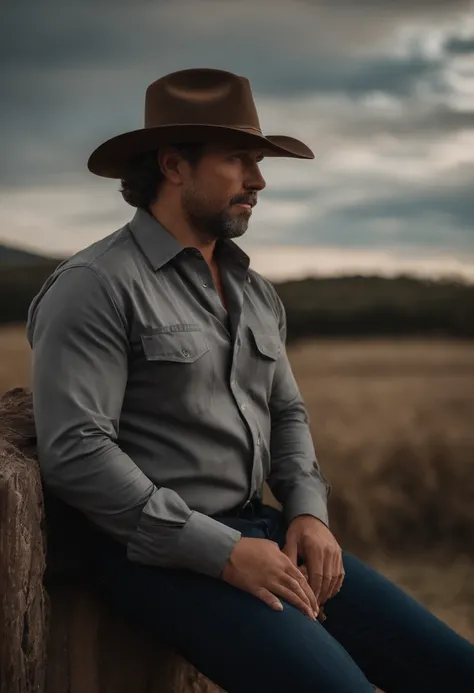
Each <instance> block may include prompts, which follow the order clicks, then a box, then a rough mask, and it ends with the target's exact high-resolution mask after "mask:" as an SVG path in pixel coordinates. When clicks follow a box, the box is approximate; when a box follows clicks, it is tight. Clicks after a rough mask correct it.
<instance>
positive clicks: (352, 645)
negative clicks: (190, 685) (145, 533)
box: [98, 506, 474, 693]
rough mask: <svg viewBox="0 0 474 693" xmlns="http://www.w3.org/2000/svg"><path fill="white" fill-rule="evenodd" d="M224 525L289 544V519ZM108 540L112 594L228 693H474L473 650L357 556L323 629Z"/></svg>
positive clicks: (268, 515)
mask: <svg viewBox="0 0 474 693" xmlns="http://www.w3.org/2000/svg"><path fill="white" fill-rule="evenodd" d="M220 521H222V522H225V523H226V524H229V525H232V526H234V527H237V528H238V529H239V530H241V532H242V534H243V536H247V537H263V538H269V539H272V540H273V541H277V542H278V543H279V545H280V546H283V544H284V537H285V530H286V528H285V525H284V523H283V519H282V514H281V513H280V512H279V511H277V510H275V509H273V508H270V507H268V506H262V507H261V508H260V509H259V510H258V511H257V512H254V514H253V517H245V516H244V517H239V518H221V520H220ZM102 541H103V545H101V546H100V550H99V552H98V554H99V557H98V561H99V563H98V569H99V577H100V583H99V584H100V585H102V588H103V592H104V596H105V597H106V598H107V599H109V600H110V601H111V602H112V604H113V605H114V606H115V608H117V609H119V610H121V611H122V613H124V614H125V615H128V616H129V617H130V618H131V619H133V620H134V621H136V622H139V623H140V624H142V626H144V627H145V628H146V629H148V630H149V631H150V632H151V633H153V634H155V635H156V636H157V637H158V638H159V639H160V640H162V641H163V642H166V643H168V644H169V645H170V646H171V647H173V648H174V649H175V650H177V651H178V652H180V653H181V654H182V655H183V656H184V657H185V658H186V659H187V660H188V661H189V662H192V663H193V664H194V665H195V666H196V667H197V669H199V670H200V671H201V672H202V673H204V674H205V675H206V676H208V677H209V678H210V679H211V680H213V681H214V682H216V683H217V684H219V685H220V686H221V687H222V688H224V690H226V691H228V693H253V692H254V691H255V693H266V692H267V691H268V692H269V693H270V692H271V693H280V692H281V693H306V692H307V693H373V688H372V685H371V683H372V684H375V685H376V686H378V687H379V688H381V689H382V690H384V691H385V692H386V693H411V692H413V693H415V692H416V693H424V692H426V693H428V691H429V693H435V692H437V691H439V692H440V693H441V692H443V693H461V692H462V693H470V692H472V691H474V647H473V646H472V645H471V644H470V643H469V642H467V640H465V639H463V638H461V637H460V636H459V635H457V634H456V633H455V632H454V631H453V630H451V629H450V628H448V626H446V625H445V624H444V623H442V622H441V621H439V620H438V619H437V618H435V617H434V616H433V615H432V614H431V613H430V612H429V611H427V610H426V609H424V608H423V607H422V606H421V605H419V604H418V603H417V602H416V601H415V600H413V599H412V598H410V597H409V596H408V595H407V594H405V593H404V592H403V591H402V590H400V589H398V588H397V587H396V586H395V585H393V584H392V583H391V582H389V581H388V580H386V579H385V578H383V577H382V576H381V575H379V574H378V573H376V572H375V571H374V570H372V569H371V568H370V567H368V566H367V565H365V564H364V563H362V562H361V561H359V560H358V559H357V558H355V557H354V556H352V555H349V554H347V553H344V567H345V572H346V577H345V581H344V584H343V587H342V589H341V591H340V592H339V594H338V595H337V596H336V597H334V598H333V599H331V600H330V601H329V602H327V604H326V605H325V613H326V616H327V620H326V621H325V622H324V625H322V624H321V623H320V622H318V621H316V622H314V621H311V620H310V619H309V618H308V617H307V616H305V615H303V614H302V613H301V612H300V611H299V610H298V609H296V608H294V607H293V606H291V605H289V604H288V603H286V602H284V610H283V611H282V612H277V611H273V610H272V609H271V608H270V607H268V606H267V605H266V604H264V603H263V602H262V601H260V600H258V599H257V598H256V597H254V596H252V595H250V594H248V593H246V592H243V591H241V590H238V589H236V588H234V587H232V586H231V585H228V584H227V583H225V582H223V581H221V580H216V579H214V578H210V577H208V576H206V575H201V574H197V573H193V572H190V571H184V570H172V569H163V568H156V567H151V566H144V565H139V564H137V563H132V562H130V561H128V560H127V558H126V555H125V549H124V548H123V547H122V546H119V545H118V544H116V543H115V542H111V541H110V540H109V539H105V538H104V539H103V540H101V542H102ZM440 580H442V575H440ZM369 682H371V683H369Z"/></svg>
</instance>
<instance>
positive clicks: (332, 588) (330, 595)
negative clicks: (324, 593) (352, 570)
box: [328, 575, 339, 600]
mask: <svg viewBox="0 0 474 693" xmlns="http://www.w3.org/2000/svg"><path fill="white" fill-rule="evenodd" d="M338 581H339V575H334V576H333V578H332V580H331V584H330V586H329V590H328V600H329V599H332V598H333V597H335V596H336V594H337V591H336V588H337V583H338Z"/></svg>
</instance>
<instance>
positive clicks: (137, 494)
mask: <svg viewBox="0 0 474 693" xmlns="http://www.w3.org/2000/svg"><path fill="white" fill-rule="evenodd" d="M27 334H28V338H29V341H30V344H31V346H32V389H33V405H34V415H35V422H36V429H37V438H38V457H39V463H40V468H41V473H42V477H43V480H44V483H45V484H46V485H47V486H48V487H49V488H50V489H51V491H52V492H53V493H55V494H56V495H57V496H59V497H60V498H62V499H63V500H64V501H65V502H66V503H68V504H70V505H72V506H74V507H76V508H77V509H79V510H80V511H82V512H83V513H84V514H85V515H86V516H87V517H88V518H89V519H90V520H91V521H92V522H93V523H95V524H96V525H97V526H98V527H100V528H101V529H102V530H103V531H105V532H106V533H108V534H109V535H111V536H112V537H113V538H114V539H116V540H117V541H119V542H121V543H123V544H125V545H126V546H127V553H128V556H129V558H130V559H131V560H134V561H138V562H141V563H147V564H150V565H157V566H161V567H173V568H186V569H190V570H194V571H196V572H202V573H206V574H208V575H211V576H213V577H219V576H220V574H221V572H222V569H223V567H224V565H225V563H226V562H227V560H228V558H229V556H230V554H231V552H232V550H233V548H234V546H235V544H236V542H237V541H238V540H239V539H240V536H241V535H240V532H238V531H236V530H234V529H232V528H229V527H227V526H226V525H224V524H222V523H219V522H218V521H216V520H213V519H212V518H210V517H208V516H206V515H204V514H201V513H199V512H196V511H192V510H191V509H190V508H189V507H188V505H187V504H186V503H185V502H184V500H183V499H182V498H181V497H180V496H179V495H178V494H177V493H176V492H175V491H173V490H172V489H169V488H164V487H157V486H155V485H154V484H153V483H152V482H151V481H150V479H149V478H148V477H147V476H146V475H145V474H144V473H143V472H142V471H141V470H140V469H139V467H138V466H137V465H136V464H135V463H134V462H133V460H132V459H131V458H130V457H129V456H128V455H127V454H126V453H125V452H124V451H123V450H122V449H121V448H120V447H119V445H118V443H117V441H118V434H119V425H120V412H121V408H122V403H123V397H124V393H125V387H126V383H127V374H128V368H127V364H128V357H129V343H128V337H127V325H126V320H125V317H124V315H123V313H122V312H121V311H120V309H119V307H118V301H117V300H116V297H115V296H114V295H113V294H112V291H111V289H110V288H109V287H108V285H107V282H106V280H105V279H104V278H103V277H102V276H101V275H100V274H99V273H98V271H96V270H95V269H94V268H93V267H91V266H88V265H83V266H77V265H76V266H72V267H71V266H69V267H67V268H66V269H64V270H62V271H61V270H59V271H58V273H57V275H55V276H54V277H53V278H52V279H51V280H50V281H49V283H48V284H47V285H46V286H45V287H44V289H43V291H42V293H41V294H40V295H39V296H38V297H37V298H36V299H35V301H34V302H33V304H32V306H31V308H30V314H29V320H28V328H27Z"/></svg>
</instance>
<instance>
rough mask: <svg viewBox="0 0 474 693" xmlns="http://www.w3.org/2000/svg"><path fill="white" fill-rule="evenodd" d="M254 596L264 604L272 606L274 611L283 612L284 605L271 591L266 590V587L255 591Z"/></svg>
mask: <svg viewBox="0 0 474 693" xmlns="http://www.w3.org/2000/svg"><path fill="white" fill-rule="evenodd" d="M253 595H254V596H255V597H257V598H258V599H261V600H262V602H265V604H268V606H270V607H271V608H272V609H273V610H274V611H283V604H282V603H281V601H280V600H279V599H278V597H276V596H275V595H274V594H272V593H271V592H270V591H269V590H267V589H265V587H260V588H259V589H257V590H255V592H253Z"/></svg>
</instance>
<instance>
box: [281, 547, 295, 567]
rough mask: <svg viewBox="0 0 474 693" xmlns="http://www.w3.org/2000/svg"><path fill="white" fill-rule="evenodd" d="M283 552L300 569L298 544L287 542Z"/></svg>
mask: <svg viewBox="0 0 474 693" xmlns="http://www.w3.org/2000/svg"><path fill="white" fill-rule="evenodd" d="M282 551H283V553H284V554H286V555H287V556H288V558H289V559H290V561H291V562H292V563H293V565H295V566H296V567H298V547H297V545H296V542H294V541H287V542H286V544H285V546H284V547H283V548H282Z"/></svg>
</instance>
